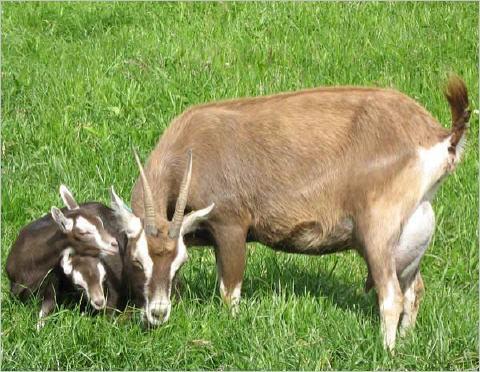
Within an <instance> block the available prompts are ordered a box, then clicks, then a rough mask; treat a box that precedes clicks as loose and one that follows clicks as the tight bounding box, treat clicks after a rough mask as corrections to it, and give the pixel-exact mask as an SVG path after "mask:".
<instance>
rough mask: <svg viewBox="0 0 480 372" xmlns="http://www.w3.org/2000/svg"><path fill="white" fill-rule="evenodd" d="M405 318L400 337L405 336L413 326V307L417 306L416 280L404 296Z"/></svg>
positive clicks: (401, 324) (403, 318)
mask: <svg viewBox="0 0 480 372" xmlns="http://www.w3.org/2000/svg"><path fill="white" fill-rule="evenodd" d="M403 295H404V297H403V317H402V322H401V323H400V336H402V337H403V336H405V334H406V333H407V330H408V329H409V328H410V327H411V326H412V325H413V320H414V319H413V318H412V316H413V311H414V309H413V307H414V305H415V280H414V281H412V284H411V285H410V286H409V287H408V288H407V290H406V291H405V293H404V294H403Z"/></svg>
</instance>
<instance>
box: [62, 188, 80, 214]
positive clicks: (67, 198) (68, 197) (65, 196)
mask: <svg viewBox="0 0 480 372" xmlns="http://www.w3.org/2000/svg"><path fill="white" fill-rule="evenodd" d="M60 196H61V197H62V200H63V203H64V204H65V206H66V207H67V208H68V209H77V208H79V207H78V203H77V202H76V201H75V198H74V197H73V195H72V193H71V192H70V190H69V189H68V188H67V186H65V185H60Z"/></svg>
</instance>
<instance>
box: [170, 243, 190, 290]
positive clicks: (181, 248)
mask: <svg viewBox="0 0 480 372" xmlns="http://www.w3.org/2000/svg"><path fill="white" fill-rule="evenodd" d="M187 259H188V254H187V247H186V246H185V242H184V241H183V236H182V234H180V236H179V237H178V241H177V255H176V256H175V258H174V259H173V261H172V265H171V266H170V282H171V281H172V280H173V278H174V276H175V274H176V273H177V271H178V269H179V268H180V266H182V264H183V263H184V262H185V261H187Z"/></svg>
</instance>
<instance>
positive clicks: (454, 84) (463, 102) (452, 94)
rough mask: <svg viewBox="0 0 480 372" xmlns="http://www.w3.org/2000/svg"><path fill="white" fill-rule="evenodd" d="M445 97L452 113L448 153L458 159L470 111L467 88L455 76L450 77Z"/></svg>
mask: <svg viewBox="0 0 480 372" xmlns="http://www.w3.org/2000/svg"><path fill="white" fill-rule="evenodd" d="M445 97H446V98H447V101H448V103H449V104H450V110H451V112H452V135H451V140H450V147H449V148H448V151H449V152H450V153H452V154H453V155H455V156H456V157H457V158H458V157H459V155H460V154H461V152H462V151H463V144H464V140H463V138H464V134H465V130H466V129H467V123H468V120H469V119H470V110H469V109H468V93H467V87H466V85H465V83H464V81H463V80H462V79H461V78H460V77H458V76H457V75H452V76H450V78H449V79H448V83H447V87H446V89H445ZM459 143H460V145H459ZM457 146H458V147H459V148H458V149H457Z"/></svg>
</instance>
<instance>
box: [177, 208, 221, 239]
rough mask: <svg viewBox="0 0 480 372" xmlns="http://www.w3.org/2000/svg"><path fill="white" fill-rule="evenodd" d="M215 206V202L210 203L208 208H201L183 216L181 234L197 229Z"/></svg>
mask: <svg viewBox="0 0 480 372" xmlns="http://www.w3.org/2000/svg"><path fill="white" fill-rule="evenodd" d="M213 207H215V203H212V204H210V205H209V206H208V207H207V208H203V209H199V210H198V211H195V212H191V213H189V214H187V215H186V216H185V217H184V218H183V222H182V227H181V228H180V235H181V236H183V235H185V234H188V233H191V232H192V231H195V230H196V229H197V227H198V225H199V224H200V223H201V222H202V221H205V220H206V219H207V218H208V215H209V214H210V212H211V211H212V209H213Z"/></svg>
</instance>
